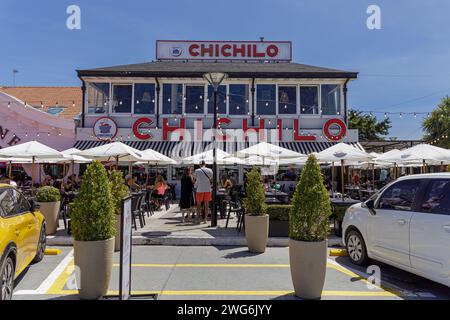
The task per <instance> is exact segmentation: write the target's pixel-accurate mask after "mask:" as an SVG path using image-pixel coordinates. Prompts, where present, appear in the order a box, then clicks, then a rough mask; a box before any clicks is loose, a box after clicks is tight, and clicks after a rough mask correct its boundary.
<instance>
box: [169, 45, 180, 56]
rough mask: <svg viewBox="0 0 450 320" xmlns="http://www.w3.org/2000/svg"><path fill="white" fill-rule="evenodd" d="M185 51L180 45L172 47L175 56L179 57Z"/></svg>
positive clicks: (171, 50) (172, 53)
mask: <svg viewBox="0 0 450 320" xmlns="http://www.w3.org/2000/svg"><path fill="white" fill-rule="evenodd" d="M182 53H183V49H182V48H180V47H172V48H170V55H171V56H173V57H179V56H181V54H182Z"/></svg>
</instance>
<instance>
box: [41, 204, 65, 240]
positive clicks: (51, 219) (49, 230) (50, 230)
mask: <svg viewBox="0 0 450 320" xmlns="http://www.w3.org/2000/svg"><path fill="white" fill-rule="evenodd" d="M39 206H40V209H39V211H40V212H41V213H42V214H43V215H44V217H45V221H46V234H47V235H50V234H55V233H56V231H57V230H58V226H59V209H60V207H61V201H56V202H39Z"/></svg>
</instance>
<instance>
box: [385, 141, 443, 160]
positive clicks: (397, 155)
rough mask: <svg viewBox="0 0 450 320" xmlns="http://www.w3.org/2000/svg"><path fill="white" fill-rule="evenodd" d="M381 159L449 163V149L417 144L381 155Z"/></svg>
mask: <svg viewBox="0 0 450 320" xmlns="http://www.w3.org/2000/svg"><path fill="white" fill-rule="evenodd" d="M383 156H384V157H383V161H387V162H397V163H414V162H416V163H417V162H427V163H429V164H440V163H441V162H442V163H450V150H447V149H443V148H439V147H436V146H432V145H429V144H424V143H423V144H418V145H416V146H414V147H411V148H408V149H404V150H401V151H398V152H394V153H392V154H390V155H386V154H384V155H383Z"/></svg>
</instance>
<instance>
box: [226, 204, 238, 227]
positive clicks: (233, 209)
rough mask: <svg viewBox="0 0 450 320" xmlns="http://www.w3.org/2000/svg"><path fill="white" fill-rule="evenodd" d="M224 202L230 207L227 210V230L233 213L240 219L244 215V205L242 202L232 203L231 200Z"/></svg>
mask: <svg viewBox="0 0 450 320" xmlns="http://www.w3.org/2000/svg"><path fill="white" fill-rule="evenodd" d="M224 202H225V203H226V204H227V205H228V210H227V222H226V223H225V228H228V222H229V221H230V217H231V213H234V214H235V215H236V217H238V221H239V217H240V216H241V215H242V204H241V202H240V201H237V202H235V201H231V200H224Z"/></svg>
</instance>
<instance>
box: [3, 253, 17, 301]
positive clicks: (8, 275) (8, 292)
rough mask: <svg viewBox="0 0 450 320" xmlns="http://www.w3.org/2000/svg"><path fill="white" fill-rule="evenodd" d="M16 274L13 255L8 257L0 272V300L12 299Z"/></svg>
mask: <svg viewBox="0 0 450 320" xmlns="http://www.w3.org/2000/svg"><path fill="white" fill-rule="evenodd" d="M14 274H15V266H14V261H13V259H12V258H11V257H7V258H6V259H5V263H4V264H3V268H2V269H1V272H0V300H11V298H12V295H13V291H14Z"/></svg>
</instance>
